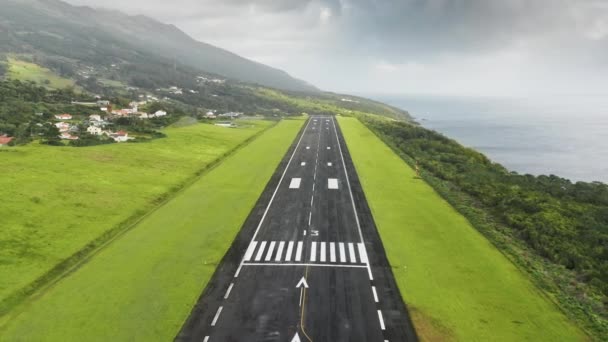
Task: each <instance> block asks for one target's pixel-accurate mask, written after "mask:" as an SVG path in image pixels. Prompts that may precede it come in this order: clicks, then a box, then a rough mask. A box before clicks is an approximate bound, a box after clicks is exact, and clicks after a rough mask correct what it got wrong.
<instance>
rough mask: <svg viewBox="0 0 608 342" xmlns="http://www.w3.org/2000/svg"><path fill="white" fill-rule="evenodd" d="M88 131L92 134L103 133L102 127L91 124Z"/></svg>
mask: <svg viewBox="0 0 608 342" xmlns="http://www.w3.org/2000/svg"><path fill="white" fill-rule="evenodd" d="M87 132H88V133H89V134H92V135H101V127H97V126H89V127H88V128H87Z"/></svg>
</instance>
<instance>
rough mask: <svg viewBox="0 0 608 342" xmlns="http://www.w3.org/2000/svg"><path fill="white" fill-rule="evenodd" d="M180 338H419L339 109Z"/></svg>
mask: <svg viewBox="0 0 608 342" xmlns="http://www.w3.org/2000/svg"><path fill="white" fill-rule="evenodd" d="M370 158H373V156H370ZM176 340H177V341H203V342H215V341H287V342H295V341H302V342H304V341H349V342H352V341H416V340H417V338H416V334H415V332H414V329H413V327H412V324H411V321H410V318H409V316H408V314H407V310H406V308H405V306H404V304H403V301H402V299H401V297H400V294H399V292H398V290H397V288H396V285H395V281H394V279H393V276H392V273H391V270H390V267H388V263H387V261H386V257H385V254H384V249H383V247H382V243H381V242H380V238H379V236H378V234H377V231H376V228H375V226H374V223H373V219H372V217H371V214H370V211H369V207H368V206H367V202H366V201H365V197H364V195H363V192H362V190H361V186H360V184H359V180H358V178H357V176H356V172H355V170H354V167H353V165H352V161H351V159H350V156H349V154H348V151H347V148H346V145H345V144H344V141H343V137H342V133H341V132H340V130H339V127H338V126H337V122H336V121H335V120H334V118H333V117H330V116H314V117H312V118H311V119H309V120H308V121H307V123H306V125H305V127H304V128H303V130H302V132H301V133H300V135H299V136H298V137H297V138H296V140H295V142H294V144H293V146H292V147H291V148H290V150H289V152H288V153H287V155H286V156H285V158H284V160H283V161H282V163H281V165H280V166H279V168H278V169H277V171H276V173H275V175H274V176H273V178H272V179H271V181H270V182H269V184H268V186H267V188H266V190H265V191H264V193H263V194H262V196H261V197H260V199H259V200H258V203H257V204H256V207H255V208H254V210H253V211H252V213H251V214H250V215H249V217H248V219H247V221H246V222H245V224H244V226H243V228H242V230H241V232H240V233H239V235H238V236H237V238H236V240H235V241H234V243H233V245H232V247H231V248H230V250H229V251H228V253H227V254H226V256H225V257H224V259H223V260H222V262H221V264H220V265H219V266H218V269H217V270H216V273H215V274H214V276H213V278H212V280H211V281H210V283H209V285H208V286H207V288H206V289H205V291H204V293H203V294H202V296H201V298H200V299H199V301H198V303H197V305H196V307H195V308H194V309H193V311H192V313H191V316H190V317H189V319H188V320H187V322H186V323H185V324H184V326H183V327H182V331H181V332H180V333H179V335H178V336H177V337H176Z"/></svg>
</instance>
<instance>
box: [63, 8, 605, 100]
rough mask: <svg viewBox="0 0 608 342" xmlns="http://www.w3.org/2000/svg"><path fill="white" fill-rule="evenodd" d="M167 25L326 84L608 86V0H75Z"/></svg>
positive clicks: (503, 90) (370, 88)
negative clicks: (159, 21) (144, 17)
mask: <svg viewBox="0 0 608 342" xmlns="http://www.w3.org/2000/svg"><path fill="white" fill-rule="evenodd" d="M68 2H70V3H74V4H84V5H90V6H93V7H105V8H112V9H119V10H121V11H124V12H126V13H129V14H144V15H147V16H150V17H153V18H156V19H158V20H161V21H163V22H167V23H172V24H174V25H176V26H177V27H179V28H180V29H182V30H184V31H185V32H186V33H188V34H190V35H191V36H192V37H194V38H195V39H198V40H201V41H204V42H207V43H210V44H214V45H216V46H219V47H222V48H225V49H228V50H230V51H233V52H235V53H238V54H240V55H242V56H244V57H247V58H250V59H253V60H256V61H259V62H262V63H265V64H268V65H271V66H274V67H277V68H280V69H283V70H285V71H287V72H289V73H290V74H292V75H293V76H296V77H298V78H301V79H304V80H306V81H308V82H310V83H313V84H314V85H316V86H318V87H320V88H322V89H324V90H331V91H341V92H356V93H368V94H369V93H433V94H465V95H480V94H481V95H526V94H537V93H538V94H551V93H572V92H574V93H602V92H607V91H608V87H607V86H606V84H608V0H426V1H424V0H260V1H246V0H221V1H220V0H218V1H212V0H172V1H162V2H160V1H158V2H157V1H154V2H152V1H148V0H129V1H124V0H94V1H93V0H68Z"/></svg>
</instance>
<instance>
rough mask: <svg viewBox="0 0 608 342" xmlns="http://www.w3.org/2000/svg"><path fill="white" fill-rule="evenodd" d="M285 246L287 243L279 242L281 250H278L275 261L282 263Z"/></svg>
mask: <svg viewBox="0 0 608 342" xmlns="http://www.w3.org/2000/svg"><path fill="white" fill-rule="evenodd" d="M284 246H285V241H281V242H279V248H277V255H276V257H275V258H274V261H281V258H282V257H283V247H284Z"/></svg>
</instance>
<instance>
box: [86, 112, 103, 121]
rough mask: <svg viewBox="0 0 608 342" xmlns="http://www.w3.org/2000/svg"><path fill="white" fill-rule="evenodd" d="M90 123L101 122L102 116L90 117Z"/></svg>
mask: <svg viewBox="0 0 608 342" xmlns="http://www.w3.org/2000/svg"><path fill="white" fill-rule="evenodd" d="M89 121H101V115H97V114H92V115H89Z"/></svg>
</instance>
